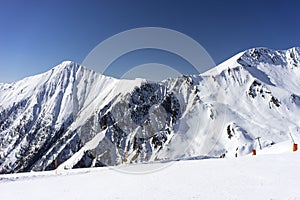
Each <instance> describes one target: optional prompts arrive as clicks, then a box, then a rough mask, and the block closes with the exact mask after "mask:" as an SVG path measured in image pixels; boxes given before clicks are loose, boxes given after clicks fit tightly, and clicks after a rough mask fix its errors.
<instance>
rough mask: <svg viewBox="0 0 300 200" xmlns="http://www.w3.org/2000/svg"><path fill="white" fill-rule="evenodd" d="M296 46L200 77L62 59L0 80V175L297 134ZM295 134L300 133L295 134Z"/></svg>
mask: <svg viewBox="0 0 300 200" xmlns="http://www.w3.org/2000/svg"><path fill="white" fill-rule="evenodd" d="M299 80H300V48H298V47H296V48H291V49H288V50H283V51H275V50H270V49H267V48H254V49H249V50H246V51H244V52H241V53H239V54H237V55H235V56H233V57H232V58H230V59H229V60H227V61H225V62H224V63H222V64H220V65H218V66H217V67H215V68H213V69H211V70H209V71H207V72H205V73H203V74H200V75H191V76H182V77H178V78H175V79H174V78H172V79H167V80H164V81H162V82H157V83H153V82H148V81H146V80H143V79H135V80H118V79H115V78H111V77H106V76H104V75H101V74H99V73H97V72H95V71H92V70H90V69H88V68H86V67H84V66H80V65H78V64H76V63H73V62H71V61H66V62H63V63H61V64H60V65H58V66H56V67H54V68H53V69H51V70H50V71H48V72H45V73H43V74H40V75H36V76H32V77H28V78H25V79H23V80H20V81H17V82H14V83H10V84H4V83H2V84H0V173H16V172H27V171H32V170H34V171H41V170H51V169H54V168H56V167H59V168H64V169H70V168H79V167H96V166H114V165H119V164H122V163H139V162H154V161H161V160H164V161H166V160H172V159H183V158H188V157H194V156H211V157H219V156H220V155H223V154H225V156H228V157H232V156H234V155H235V154H236V153H237V155H246V154H249V153H250V152H251V151H252V149H254V148H256V149H257V148H258V144H257V140H256V138H257V137H260V142H261V145H262V148H264V147H266V146H270V145H272V144H274V143H277V142H281V141H286V140H291V138H290V137H291V136H290V134H289V132H290V131H291V135H292V136H293V139H294V140H297V139H298V137H299V136H300V134H299V132H298V127H299V126H300V118H299V116H300V81H299ZM299 138H300V137H299Z"/></svg>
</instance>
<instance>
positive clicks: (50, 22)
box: [0, 0, 300, 82]
mask: <svg viewBox="0 0 300 200" xmlns="http://www.w3.org/2000/svg"><path fill="white" fill-rule="evenodd" d="M299 7H300V3H299V1H296V0H287V1H267V0H266V1H255V0H252V1H230V0H229V1H213V0H209V1H208V0H206V1H201V0H200V1H171V0H170V1H131V0H127V1H121V0H120V1H114V0H109V1H108V0H107V1H89V0H88V1H75V0H74V1H64V0H51V1H43V0H42V1H30V0H26V1H25V0H24V1H23V0H20V1H16V0H1V1H0V71H1V72H0V82H10V81H15V80H19V79H21V78H23V77H26V76H29V75H34V74H37V73H41V72H44V71H47V70H49V69H50V68H52V67H53V66H55V65H57V64H59V63H60V62H61V61H63V60H72V61H75V62H77V63H81V62H82V61H83V59H84V58H85V57H86V56H87V54H88V53H89V52H90V51H91V50H92V49H93V48H94V47H95V46H96V45H97V44H98V43H100V42H101V41H103V40H105V39H107V38H108V37H110V36H112V35H114V34H117V33H119V32H121V31H125V30H128V29H132V28H137V27H147V26H154V27H165V28H169V29H174V30H176V31H180V32H182V33H184V34H186V35H188V36H190V37H192V38H193V39H195V40H196V41H198V42H199V43H200V44H201V45H202V46H203V47H204V48H205V49H206V50H207V51H208V53H209V54H210V55H211V57H212V58H213V59H214V61H215V62H216V63H220V62H222V61H224V60H225V59H227V58H229V57H231V56H233V55H234V54H236V53H238V52H240V51H242V50H245V49H248V48H251V47H260V46H264V47H269V48H273V49H287V48H290V47H293V46H300V23H299V20H300V12H299Z"/></svg>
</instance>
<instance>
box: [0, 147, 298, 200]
mask: <svg viewBox="0 0 300 200" xmlns="http://www.w3.org/2000/svg"><path fill="white" fill-rule="evenodd" d="M299 166H300V152H299V151H298V152H292V151H291V144H290V143H289V142H283V143H279V144H276V145H274V146H272V147H269V148H265V149H263V150H262V151H258V155H256V156H250V155H249V156H244V157H238V158H224V159H204V160H184V161H173V162H169V163H154V164H135V165H121V166H118V167H103V168H89V169H73V170H58V171H48V172H30V173H19V174H7V175H1V176H0V199H6V200H10V199H30V200H35V199H37V200H40V199H49V200H53V199H131V200H132V199H149V200H150V199H151V200H152V199H251V200H252V199H293V200H294V199H300V190H299V184H300V172H299ZM153 167H154V168H156V169H157V170H155V171H151V169H152V168H153Z"/></svg>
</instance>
